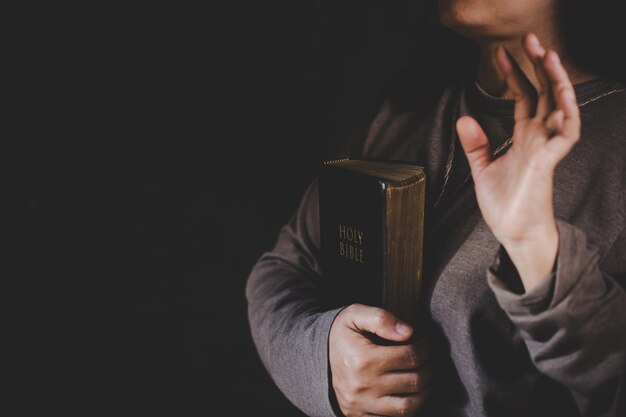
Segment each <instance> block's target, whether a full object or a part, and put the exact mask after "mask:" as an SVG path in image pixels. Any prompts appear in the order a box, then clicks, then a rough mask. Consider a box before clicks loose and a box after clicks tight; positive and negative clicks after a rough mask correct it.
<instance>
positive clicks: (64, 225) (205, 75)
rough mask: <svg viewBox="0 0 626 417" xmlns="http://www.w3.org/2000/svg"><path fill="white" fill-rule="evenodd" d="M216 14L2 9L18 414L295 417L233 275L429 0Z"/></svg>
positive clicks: (589, 45) (409, 48)
mask: <svg viewBox="0 0 626 417" xmlns="http://www.w3.org/2000/svg"><path fill="white" fill-rule="evenodd" d="M228 3H229V4H227V5H224V4H222V2H213V3H206V4H204V5H203V8H202V9H184V8H183V7H177V8H176V9H171V8H163V9H155V7H154V6H151V7H150V8H149V9H131V8H128V7H126V8H123V9H119V8H112V7H105V6H103V7H101V8H96V7H94V6H89V7H85V6H83V7H77V6H73V7H67V8H63V7H61V6H59V5H54V6H53V7H50V8H48V9H32V10H31V9H29V10H24V11H22V12H20V14H19V16H14V15H9V18H10V19H18V18H19V22H18V24H17V25H16V28H15V29H14V30H12V31H10V36H9V37H8V41H9V42H8V43H9V46H8V48H9V50H11V52H16V55H15V58H11V59H7V61H8V62H9V63H11V64H17V65H15V67H16V68H17V71H16V73H15V74H13V75H12V76H11V77H9V78H7V79H6V81H7V84H12V86H13V87H17V90H18V94H17V95H16V97H15V99H12V100H11V101H10V103H9V104H10V107H11V110H17V111H16V112H11V113H6V114H5V116H7V117H6V118H7V119H9V118H10V119H12V120H11V121H12V122H16V125H17V127H18V129H16V133H13V134H11V135H8V136H7V137H6V138H5V139H3V142H4V143H3V144H4V149H5V152H3V153H2V155H1V157H2V159H3V161H4V162H3V167H9V168H10V169H9V171H8V172H9V173H8V174H7V175H6V178H7V179H8V185H7V188H5V191H8V192H11V193H12V194H11V195H12V196H13V195H14V196H15V197H11V198H7V199H6V202H5V203H6V204H3V207H2V212H1V214H2V216H3V217H4V218H5V219H8V220H10V221H9V223H10V225H11V226H17V227H15V229H17V233H16V234H15V237H14V238H12V240H11V241H10V243H9V246H11V248H12V249H17V251H16V255H8V254H12V253H13V252H11V251H8V252H5V254H6V255H7V256H6V259H5V261H6V262H3V263H4V264H15V266H16V268H14V269H13V271H14V272H12V273H11V274H7V277H8V278H10V279H9V280H7V281H10V282H11V283H19V284H21V285H20V288H21V290H23V291H24V292H23V295H24V297H23V299H22V298H20V299H19V302H18V306H17V307H15V308H14V309H12V310H11V314H9V316H8V318H9V322H10V323H18V326H15V327H16V330H17V333H16V335H15V336H14V337H13V336H12V338H11V340H15V341H17V343H16V346H17V352H16V353H17V354H16V355H15V356H10V357H9V360H10V362H11V364H12V365H14V366H15V368H16V370H17V372H15V373H14V374H12V375H13V376H12V377H11V378H10V382H11V388H12V389H11V390H10V391H9V393H10V394H9V396H10V397H11V399H12V400H15V401H16V403H17V404H18V405H19V407H20V408H19V409H20V410H21V411H22V413H23V414H25V415H32V412H33V411H38V412H41V411H61V412H63V413H64V414H66V415H98V414H107V415H110V414H113V413H115V414H122V415H125V414H139V415H145V414H148V413H151V414H172V415H173V414H177V415H181V414H182V415H187V414H193V415H196V414H203V415H252V414H253V415H272V416H277V415H298V412H297V410H296V409H295V408H294V407H293V406H291V405H290V404H289V402H288V401H287V400H286V399H284V397H283V396H282V395H281V394H280V393H279V392H278V390H277V389H276V388H275V387H274V385H273V384H272V382H271V380H270V378H269V376H268V375H267V373H266V372H265V370H264V368H263V366H262V364H261V362H260V360H259V358H258V356H257V354H256V351H255V349H254V346H253V344H252V340H251V338H250V334H249V329H248V324H247V319H246V302H245V298H244V286H245V281H246V278H247V276H248V274H249V272H250V269H251V267H252V265H253V264H254V262H255V261H256V259H257V258H258V257H259V256H260V254H261V253H262V252H263V251H264V250H268V249H270V248H271V246H272V244H273V243H274V240H275V238H276V233H277V231H278V229H279V227H280V226H281V225H283V224H284V223H285V222H286V221H287V220H288V218H289V216H290V215H291V214H292V213H293V211H294V210H295V208H296V206H297V204H298V201H299V199H300V197H301V195H302V193H303V192H304V189H305V187H306V185H307V184H308V182H309V181H310V180H311V179H312V178H313V176H314V175H315V172H316V167H317V165H318V163H319V161H320V160H322V159H323V158H324V156H325V155H326V154H327V153H328V151H329V149H331V148H332V147H333V146H336V144H337V143H339V142H340V141H341V140H342V139H343V138H345V137H346V136H347V135H348V134H349V133H350V132H352V131H353V130H354V129H355V126H357V125H358V123H357V122H358V120H360V119H361V117H362V116H363V115H364V114H368V113H369V111H371V107H372V105H373V104H374V102H375V99H376V98H377V96H378V94H379V92H380V90H381V88H382V86H383V85H384V83H385V81H386V80H387V79H388V78H389V77H390V76H391V75H393V74H394V73H396V72H398V71H399V70H400V69H401V68H402V67H404V66H405V65H406V64H407V63H408V62H409V61H411V60H413V59H414V58H415V56H416V52H415V51H416V44H418V43H419V41H420V39H422V38H420V35H419V33H420V32H419V28H420V24H422V13H421V10H422V7H423V6H422V3H423V1H415V0H414V1H409V0H395V1H368V0H361V1H355V0H342V1H330V0H305V1H274V2H271V3H267V2H259V1H253V0H245V1H237V2H228ZM581 4H582V2H581ZM587 16H589V14H587ZM606 16H613V21H612V22H613V23H611V22H609V23H607V21H606V20H602V22H603V24H599V25H596V26H595V27H594V26H593V25H589V24H587V25H585V30H580V28H581V27H580V26H577V25H576V24H574V25H573V27H571V28H570V30H571V31H572V33H575V34H576V36H577V37H578V38H577V39H576V41H577V42H578V43H577V45H580V49H579V50H580V51H582V52H581V53H583V54H584V53H585V52H584V51H588V52H586V53H587V54H588V55H591V56H593V54H596V58H597V57H598V56H601V55H602V56H605V55H610V53H606V54H605V52H611V48H612V47H613V46H612V45H614V44H615V42H613V41H614V40H616V39H617V40H619V42H621V39H623V36H622V37H620V36H612V34H611V36H609V35H607V34H606V32H602V30H605V31H606V30H607V29H615V28H617V27H622V26H623V25H619V24H614V23H617V22H618V20H619V14H607V15H605V17H606ZM598 21H600V19H599V20H598ZM587 23H588V22H587ZM590 33H595V34H596V35H597V38H596V39H600V40H603V41H607V40H611V39H612V40H613V41H611V42H604V43H602V47H599V46H598V44H597V43H594V42H592V41H590V40H589V39H588V38H587V36H588V35H589V34H590ZM619 33H620V34H621V35H623V30H621V31H620V32H619ZM613 54H615V53H613ZM421 59H422V60H424V62H425V65H427V64H428V57H421ZM605 68H606V69H608V70H610V71H609V72H613V73H615V74H621V75H623V69H624V67H623V66H622V67H619V66H615V65H612V64H611V65H605ZM13 114H15V116H13ZM5 195H8V194H5ZM9 258H10V259H9ZM15 271H17V272H15ZM12 294H13V293H11V292H7V295H9V296H11V295H12ZM13 392H15V395H13Z"/></svg>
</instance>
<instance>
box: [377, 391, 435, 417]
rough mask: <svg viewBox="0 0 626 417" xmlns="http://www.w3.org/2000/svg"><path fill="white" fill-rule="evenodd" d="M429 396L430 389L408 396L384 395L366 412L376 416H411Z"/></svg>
mask: <svg viewBox="0 0 626 417" xmlns="http://www.w3.org/2000/svg"><path fill="white" fill-rule="evenodd" d="M429 394H430V389H425V390H424V391H422V392H419V393H417V394H410V395H386V396H384V397H381V398H379V399H377V400H376V401H375V402H374V403H373V404H372V405H371V406H370V407H369V410H368V411H369V413H371V414H374V415H378V416H389V417H406V416H412V415H413V414H414V413H415V412H416V411H417V410H418V409H419V408H420V407H421V406H422V405H423V404H424V403H425V402H426V400H427V399H428V396H429Z"/></svg>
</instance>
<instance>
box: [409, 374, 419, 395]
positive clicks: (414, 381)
mask: <svg viewBox="0 0 626 417" xmlns="http://www.w3.org/2000/svg"><path fill="white" fill-rule="evenodd" d="M421 382H422V381H421V377H420V375H419V374H417V373H415V374H413V375H411V376H410V377H409V384H408V385H409V386H408V388H409V389H410V391H409V392H417V391H418V389H419V387H420V385H421Z"/></svg>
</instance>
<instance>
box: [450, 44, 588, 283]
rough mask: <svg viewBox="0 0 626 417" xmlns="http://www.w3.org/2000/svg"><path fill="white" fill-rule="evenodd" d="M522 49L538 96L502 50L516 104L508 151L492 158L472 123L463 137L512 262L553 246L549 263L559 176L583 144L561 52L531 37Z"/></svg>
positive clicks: (462, 122)
mask: <svg viewBox="0 0 626 417" xmlns="http://www.w3.org/2000/svg"><path fill="white" fill-rule="evenodd" d="M523 45H524V51H525V53H526V54H527V55H528V57H529V58H530V60H531V61H532V62H533V65H534V70H535V74H536V76H537V79H538V80H539V82H540V84H541V88H540V89H539V91H535V89H534V88H533V86H532V84H531V83H530V82H529V81H528V78H526V76H525V75H524V73H523V72H522V71H521V70H520V68H519V66H518V65H517V63H516V62H515V60H514V59H513V58H512V57H511V56H510V55H509V54H508V53H507V52H506V50H504V48H502V47H500V48H499V49H498V51H497V62H498V65H499V67H500V70H501V71H502V73H503V74H504V76H505V78H506V83H507V86H508V89H509V90H510V91H511V93H512V94H513V96H514V98H515V127H514V131H513V138H512V139H513V140H512V146H511V148H510V149H509V151H508V152H507V153H506V154H505V155H503V156H502V157H500V158H497V159H494V158H493V156H492V153H491V152H490V150H489V142H488V140H487V137H486V135H485V133H484V131H483V130H482V128H481V127H480V125H479V124H478V122H476V120H475V119H473V118H471V117H469V116H464V117H461V118H460V119H459V120H458V122H457V131H458V134H459V139H460V141H461V145H462V146H463V150H464V151H465V154H466V156H467V158H468V161H469V164H470V168H471V171H472V177H473V179H474V184H475V189H476V197H477V200H478V205H479V207H480V210H481V213H482V215H483V218H484V219H485V222H486V223H487V225H488V226H489V227H490V228H491V230H492V232H493V233H494V235H495V236H496V238H497V239H498V241H500V242H501V243H502V244H503V245H504V246H505V248H506V249H507V251H508V252H509V254H511V255H512V252H515V251H517V249H518V248H523V251H525V252H529V251H532V250H531V249H529V248H530V247H531V246H534V247H537V246H541V245H548V246H549V251H551V252H553V254H552V255H551V256H548V259H549V258H550V257H551V258H552V260H554V257H555V256H556V249H557V245H558V233H557V229H556V221H555V219H554V211H553V207H552V196H553V175H554V169H555V168H556V166H557V164H558V163H559V161H561V160H562V159H563V158H564V157H565V156H566V155H567V154H568V153H569V152H570V150H571V149H572V147H573V146H574V145H575V144H576V142H577V141H578V139H579V137H580V114H579V109H578V105H577V102H576V96H575V93H574V88H573V86H572V83H571V81H570V79H569V77H568V75H567V72H566V71H565V69H564V68H563V66H562V65H561V62H560V60H559V58H558V55H557V54H556V52H554V51H549V52H546V51H545V50H544V49H543V47H542V46H541V45H540V43H539V41H538V40H537V38H536V37H535V36H534V35H532V34H529V35H527V36H525V37H524V40H523ZM544 256H545V255H544ZM511 258H512V259H513V261H514V262H515V257H514V256H511ZM516 266H519V265H516ZM518 269H519V268H518ZM520 272H521V271H520Z"/></svg>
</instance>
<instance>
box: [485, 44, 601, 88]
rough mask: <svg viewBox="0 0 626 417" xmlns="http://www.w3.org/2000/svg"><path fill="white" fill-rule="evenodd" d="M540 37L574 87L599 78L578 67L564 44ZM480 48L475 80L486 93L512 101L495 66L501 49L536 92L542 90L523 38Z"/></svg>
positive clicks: (504, 82)
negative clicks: (526, 51)
mask: <svg viewBox="0 0 626 417" xmlns="http://www.w3.org/2000/svg"><path fill="white" fill-rule="evenodd" d="M538 36H539V39H540V41H541V43H542V44H543V46H544V47H545V48H546V49H553V50H555V51H556V52H557V53H558V54H559V57H560V58H561V61H562V62H563V66H564V67H565V70H566V71H567V73H568V74H569V76H570V80H571V81H572V84H578V83H582V82H584V81H588V80H591V79H593V78H595V77H596V75H595V74H593V73H591V72H588V71H585V70H583V69H582V68H580V67H578V66H576V65H575V64H574V63H573V62H572V61H571V59H570V58H569V57H568V56H567V55H566V54H565V51H564V48H562V47H561V45H562V42H559V40H558V39H555V38H554V37H549V36H542V35H541V34H538ZM478 45H479V48H480V60H479V62H478V69H477V75H476V77H477V80H478V84H480V86H481V88H482V89H483V90H485V91H486V92H487V93H489V94H490V95H492V96H495V97H502V98H507V99H511V98H513V96H512V94H511V93H510V92H509V91H508V90H507V87H506V81H505V80H504V77H503V76H502V73H501V72H500V69H499V68H498V64H497V62H496V54H495V51H496V48H497V47H498V46H499V45H502V46H504V47H505V48H506V49H507V50H508V51H509V52H510V54H511V55H512V56H513V58H514V59H515V60H516V61H517V63H518V64H519V66H520V68H521V70H522V71H523V72H524V74H526V77H528V79H529V81H530V82H531V83H532V84H533V86H534V87H535V88H539V81H538V80H537V77H536V76H535V71H534V69H533V64H532V62H531V61H530V60H529V59H528V57H527V56H526V54H525V53H524V49H523V47H522V37H521V36H520V37H516V38H510V39H506V40H503V39H497V40H495V39H494V40H486V41H482V42H479V43H478Z"/></svg>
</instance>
